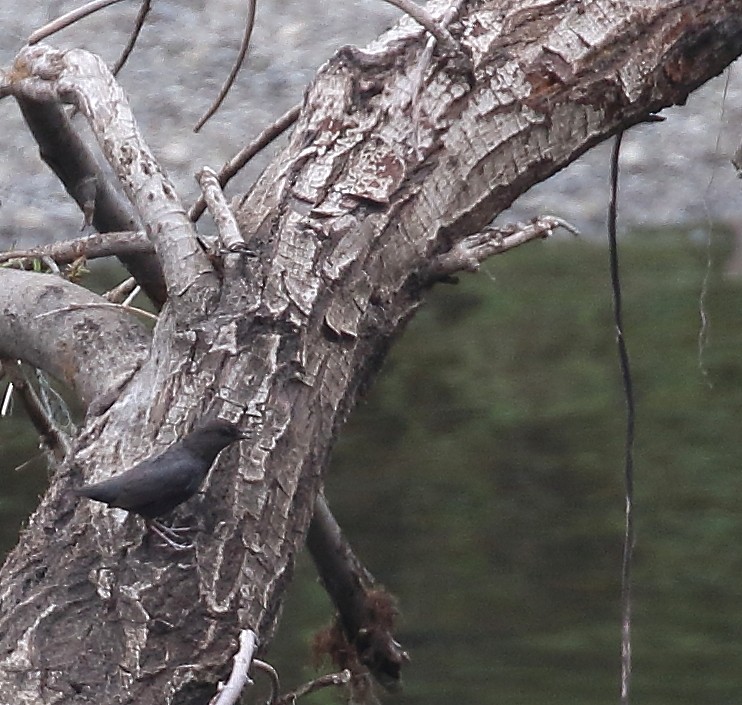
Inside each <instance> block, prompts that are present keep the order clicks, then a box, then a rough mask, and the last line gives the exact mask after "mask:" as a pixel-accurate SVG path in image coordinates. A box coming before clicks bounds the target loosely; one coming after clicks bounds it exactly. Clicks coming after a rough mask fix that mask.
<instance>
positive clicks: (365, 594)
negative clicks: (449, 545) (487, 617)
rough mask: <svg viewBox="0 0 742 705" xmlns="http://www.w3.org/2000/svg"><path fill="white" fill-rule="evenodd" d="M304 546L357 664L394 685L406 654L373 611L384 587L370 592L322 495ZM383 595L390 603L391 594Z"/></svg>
mask: <svg viewBox="0 0 742 705" xmlns="http://www.w3.org/2000/svg"><path fill="white" fill-rule="evenodd" d="M307 547H308V548H309V552H310V553H311V555H312V560H313V561H314V564H315V565H316V566H317V572H318V573H319V576H320V579H321V580H322V584H323V585H324V587H325V590H327V594H328V595H329V596H330V599H331V600H332V602H333V604H334V605H335V607H336V609H337V610H338V615H339V620H340V624H341V625H342V630H343V633H344V634H345V637H346V640H347V642H348V644H350V645H351V646H352V647H354V648H355V650H356V654H357V657H358V662H359V663H361V664H363V665H364V666H365V667H366V668H368V669H369V671H370V672H371V673H372V675H373V676H374V678H376V680H378V681H379V682H380V683H381V684H382V685H383V686H384V687H393V686H394V685H396V684H397V683H398V682H399V677H400V671H401V668H402V665H403V664H404V663H405V662H406V661H408V660H409V656H408V655H407V652H406V651H405V650H404V649H403V648H402V647H401V645H400V644H399V643H398V642H397V641H396V640H395V639H394V637H393V636H392V633H391V621H392V620H391V619H387V618H385V617H382V618H379V617H380V615H379V614H378V612H379V611H380V610H377V609H374V602H379V603H381V602H384V599H383V597H382V591H379V590H374V585H375V581H374V578H373V576H372V575H371V573H369V572H368V570H367V569H366V568H365V566H364V565H363V564H362V563H361V561H360V560H359V559H358V558H357V557H356V555H355V554H354V553H353V550H352V548H351V547H350V545H349V544H348V542H347V541H346V539H345V537H344V536H343V534H342V531H341V530H340V526H339V525H338V523H337V521H336V520H335V517H334V516H333V515H332V513H331V512H330V508H329V506H328V505H327V501H326V500H325V498H324V497H323V496H322V495H318V497H317V499H316V501H315V504H314V516H313V517H312V522H311V524H310V525H309V532H308V533H307ZM383 596H384V597H386V598H387V601H386V602H387V606H388V605H389V603H391V602H392V598H391V596H389V595H386V594H385V593H384V594H383ZM386 612H387V614H388V610H386ZM341 665H343V664H341Z"/></svg>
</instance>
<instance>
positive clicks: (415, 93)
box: [412, 0, 464, 147]
mask: <svg viewBox="0 0 742 705" xmlns="http://www.w3.org/2000/svg"><path fill="white" fill-rule="evenodd" d="M463 2H464V0H457V1H456V2H455V3H453V5H451V7H449V8H448V9H447V10H446V13H445V14H444V15H443V19H442V20H441V23H440V26H441V27H443V28H444V29H445V28H447V27H448V25H449V24H451V22H453V21H454V19H455V18H456V16H457V15H458V14H459V11H460V10H461V5H462V4H463ZM435 44H436V38H435V36H432V37H428V41H427V42H426V43H425V49H424V50H423V53H422V56H421V57H420V60H419V61H418V63H417V66H416V67H415V69H416V75H415V78H414V79H413V88H412V123H413V125H414V127H415V139H414V143H415V147H417V145H418V142H419V136H418V131H419V127H420V122H421V121H420V109H421V106H422V101H421V100H420V96H421V95H422V91H423V85H424V83H425V72H426V71H427V69H428V66H430V62H431V61H432V60H433V52H434V51H435Z"/></svg>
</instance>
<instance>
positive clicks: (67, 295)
mask: <svg viewBox="0 0 742 705" xmlns="http://www.w3.org/2000/svg"><path fill="white" fill-rule="evenodd" d="M104 301H105V300H104V299H102V298H101V297H100V296H98V295H97V294H93V293H92V292H90V291H88V290H87V289H84V288H82V287H80V286H77V285H75V284H72V283H70V282H68V281H65V280H64V279H61V278H59V277H55V276H50V275H45V274H35V273H32V272H22V271H18V270H14V269H6V268H0V357H4V358H11V359H17V360H23V361H24V362H27V363H28V364H30V365H32V366H33V367H38V368H39V369H42V370H45V371H46V372H48V373H49V374H50V375H52V376H53V377H56V378H57V379H58V380H60V381H62V382H64V383H65V384H67V385H69V386H70V387H71V388H72V389H73V390H75V392H76V393H77V394H78V396H79V397H80V399H81V400H82V402H83V403H84V404H85V405H86V406H87V405H88V404H90V402H92V401H93V399H94V398H95V397H97V396H99V395H102V394H104V393H105V392H107V391H109V390H110V388H111V386H112V385H113V384H114V383H116V382H119V381H120V380H121V379H122V378H124V377H126V376H129V375H131V374H132V372H133V371H134V370H135V369H136V368H137V367H138V366H139V365H140V364H141V363H142V361H143V360H144V359H145V358H146V357H147V354H148V351H149V344H150V334H149V332H148V331H147V329H146V328H144V327H143V326H142V325H141V324H140V323H139V322H138V321H137V320H136V319H135V318H134V317H133V316H132V315H131V314H129V313H126V312H125V311H124V310H123V309H101V308H97V307H96V308H90V307H89V305H91V304H93V305H94V304H98V303H101V302H104ZM109 305H110V304H109ZM76 306H82V307H83V308H79V309H74V308H70V309H69V310H67V311H63V312H59V313H57V314H55V315H56V319H55V320H54V323H53V324H52V322H51V320H50V319H52V318H53V317H52V316H50V315H49V314H50V312H52V311H55V310H59V309H64V308H66V307H76Z"/></svg>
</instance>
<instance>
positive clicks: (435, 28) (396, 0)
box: [385, 0, 463, 54]
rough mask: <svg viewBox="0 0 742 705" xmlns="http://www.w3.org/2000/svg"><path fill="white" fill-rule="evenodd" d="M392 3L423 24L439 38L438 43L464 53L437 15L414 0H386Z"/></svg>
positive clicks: (453, 51)
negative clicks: (439, 21) (413, 0)
mask: <svg viewBox="0 0 742 705" xmlns="http://www.w3.org/2000/svg"><path fill="white" fill-rule="evenodd" d="M385 2H388V3H389V4H390V5H394V7H396V8H398V9H400V10H402V12H404V13H405V14H407V15H409V16H410V17H412V19H413V20H415V22H417V23H418V24H420V25H422V26H423V27H424V28H425V29H427V30H428V32H430V34H432V35H433V36H434V37H435V38H436V39H437V40H438V44H440V46H441V47H442V48H444V49H446V50H447V51H448V52H450V53H451V54H462V53H463V52H462V50H461V47H460V46H459V45H458V43H457V42H456V40H455V39H454V38H453V35H452V34H451V33H450V32H449V31H448V29H446V28H445V27H443V26H442V25H441V24H439V23H438V22H437V21H436V19H435V17H433V15H431V14H430V13H429V12H428V11H427V10H426V9H425V8H424V7H421V6H420V5H417V4H415V3H414V2H412V0H385Z"/></svg>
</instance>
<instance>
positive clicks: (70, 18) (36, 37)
mask: <svg viewBox="0 0 742 705" xmlns="http://www.w3.org/2000/svg"><path fill="white" fill-rule="evenodd" d="M117 2H121V0H93V1H92V2H89V3H87V4H85V5H83V6H82V7H78V8H76V9H74V10H71V11H70V12H66V13H65V14H64V15H62V16H61V17H57V19H56V20H52V21H51V22H49V23H48V24H45V25H44V26H43V27H40V28H39V29H37V30H36V31H35V32H34V33H33V34H32V35H31V36H30V37H29V38H28V43H29V44H36V43H37V42H40V41H41V40H42V39H46V38H47V37H50V36H51V35H52V34H55V33H56V32H59V30H60V29H64V28H65V27H69V26H70V25H72V24H74V23H75V22H77V21H78V20H81V19H83V17H87V16H88V15H92V14H93V13H94V12H98V10H102V9H103V8H105V7H108V6H109V5H115V4H116V3H117Z"/></svg>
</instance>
